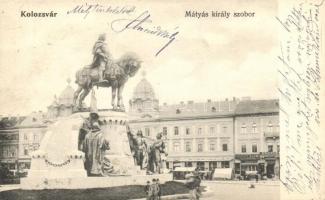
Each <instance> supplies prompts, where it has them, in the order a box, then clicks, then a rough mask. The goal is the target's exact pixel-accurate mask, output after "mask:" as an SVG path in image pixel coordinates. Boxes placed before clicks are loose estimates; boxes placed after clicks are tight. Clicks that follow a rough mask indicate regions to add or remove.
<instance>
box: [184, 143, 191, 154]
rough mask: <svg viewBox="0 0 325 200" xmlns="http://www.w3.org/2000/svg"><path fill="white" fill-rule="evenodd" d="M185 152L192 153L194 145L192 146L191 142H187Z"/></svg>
mask: <svg viewBox="0 0 325 200" xmlns="http://www.w3.org/2000/svg"><path fill="white" fill-rule="evenodd" d="M185 151H186V152H191V151H192V144H191V142H186V143H185Z"/></svg>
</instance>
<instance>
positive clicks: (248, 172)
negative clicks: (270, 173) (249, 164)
mask: <svg viewBox="0 0 325 200" xmlns="http://www.w3.org/2000/svg"><path fill="white" fill-rule="evenodd" d="M245 174H246V175H249V174H250V175H256V174H257V171H245Z"/></svg>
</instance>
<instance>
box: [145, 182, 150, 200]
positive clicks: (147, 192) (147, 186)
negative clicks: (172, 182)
mask: <svg viewBox="0 0 325 200" xmlns="http://www.w3.org/2000/svg"><path fill="white" fill-rule="evenodd" d="M149 190H150V181H147V185H146V186H144V192H145V193H146V196H147V200H150V196H149Z"/></svg>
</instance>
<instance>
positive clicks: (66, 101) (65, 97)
mask: <svg viewBox="0 0 325 200" xmlns="http://www.w3.org/2000/svg"><path fill="white" fill-rule="evenodd" d="M67 82H68V85H67V87H66V88H65V89H64V90H63V91H62V92H61V94H60V96H59V102H58V104H61V105H62V104H63V105H72V104H73V96H74V89H73V88H72V87H71V86H70V82H71V81H70V79H68V80H67Z"/></svg>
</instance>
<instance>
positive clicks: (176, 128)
mask: <svg viewBox="0 0 325 200" xmlns="http://www.w3.org/2000/svg"><path fill="white" fill-rule="evenodd" d="M174 135H178V126H175V127H174Z"/></svg>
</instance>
